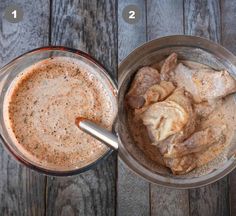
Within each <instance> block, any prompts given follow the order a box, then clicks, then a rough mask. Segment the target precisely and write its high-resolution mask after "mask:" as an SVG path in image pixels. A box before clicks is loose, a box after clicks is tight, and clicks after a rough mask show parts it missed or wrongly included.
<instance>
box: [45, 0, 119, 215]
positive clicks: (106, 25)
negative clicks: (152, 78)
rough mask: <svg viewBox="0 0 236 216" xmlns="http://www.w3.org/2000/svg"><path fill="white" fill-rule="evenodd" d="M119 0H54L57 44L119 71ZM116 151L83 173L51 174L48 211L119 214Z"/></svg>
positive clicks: (58, 213) (57, 213) (51, 213)
mask: <svg viewBox="0 0 236 216" xmlns="http://www.w3.org/2000/svg"><path fill="white" fill-rule="evenodd" d="M116 12H117V3H116V1H112V0H110V1H105V0H103V1H86V0H80V1H78V0H70V1H69V0H66V1H65V0H60V1H58V0H54V1H53V2H52V23H51V29H52V35H51V43H52V44H53V45H64V46H68V47H73V48H77V49H81V50H83V51H86V52H88V53H89V54H91V55H92V56H94V57H95V58H97V59H98V60H100V62H101V63H102V64H104V65H105V67H106V68H107V69H108V71H109V72H110V75H112V77H113V78H115V77H116V75H117V73H116V72H117V22H116V19H117V15H116ZM115 190H116V154H115V153H114V154H113V155H112V156H110V157H109V158H108V159H106V160H104V161H103V162H101V163H100V164H99V165H98V166H97V167H95V168H94V169H92V170H89V171H87V172H85V173H83V174H80V175H77V176H73V177H67V178H48V186H47V194H48V196H47V215H49V216H50V215H56V216H57V215H89V216H92V215H102V216H104V215H109V216H112V215H115V211H116V208H115V200H116V197H115Z"/></svg>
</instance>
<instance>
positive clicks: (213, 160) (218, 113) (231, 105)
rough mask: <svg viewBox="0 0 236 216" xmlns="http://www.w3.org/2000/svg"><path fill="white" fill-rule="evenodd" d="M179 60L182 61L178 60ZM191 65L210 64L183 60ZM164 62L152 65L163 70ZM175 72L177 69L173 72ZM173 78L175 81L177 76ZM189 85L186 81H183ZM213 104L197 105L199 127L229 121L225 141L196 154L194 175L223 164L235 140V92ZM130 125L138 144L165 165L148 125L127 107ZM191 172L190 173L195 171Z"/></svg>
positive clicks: (194, 66) (200, 66)
mask: <svg viewBox="0 0 236 216" xmlns="http://www.w3.org/2000/svg"><path fill="white" fill-rule="evenodd" d="M179 62H180V61H179ZM181 62H182V63H183V64H185V65H186V66H188V67H191V68H193V69H196V68H209V67H208V66H206V65H203V64H200V63H196V62H191V61H181ZM162 64H163V62H160V63H157V64H154V65H152V67H154V68H157V69H158V70H160V68H161V65H162ZM173 74H174V73H173ZM172 78H173V80H172V81H173V82H174V77H172ZM182 85H183V86H184V85H186V83H182ZM210 105H211V106H209V105H205V104H204V103H202V107H201V109H199V107H198V108H197V106H196V107H194V109H198V124H197V128H196V130H200V129H204V128H207V127H209V126H212V125H214V124H216V125H226V128H227V129H226V134H225V135H226V141H225V142H224V143H221V144H219V145H212V146H210V147H209V148H207V149H206V150H204V151H202V152H199V153H197V154H196V156H197V169H194V170H193V171H192V172H191V173H193V175H194V176H199V175H202V174H206V173H209V172H210V171H212V170H213V169H215V168H217V167H218V166H220V165H221V164H222V161H225V160H227V149H229V147H230V144H231V143H234V142H236V140H234V139H233V137H234V133H235V130H236V122H235V119H236V112H235V109H236V104H235V100H234V97H233V95H228V96H226V97H225V98H223V99H222V100H217V101H211V104H210ZM127 114H128V125H129V129H130V132H131V134H132V138H133V140H134V142H135V143H136V145H137V146H138V147H139V148H140V149H141V150H142V152H143V153H144V154H145V155H146V156H147V157H148V158H149V159H151V160H152V161H154V162H155V163H157V164H160V165H163V166H164V162H163V159H162V156H161V154H160V152H159V150H158V148H157V147H156V146H154V145H152V142H151V140H150V138H149V136H148V132H147V129H146V127H145V126H144V125H143V123H142V120H141V119H140V118H139V117H138V116H137V115H135V112H134V110H132V109H128V113H127ZM191 173H188V174H187V175H188V176H191V175H192V174H191Z"/></svg>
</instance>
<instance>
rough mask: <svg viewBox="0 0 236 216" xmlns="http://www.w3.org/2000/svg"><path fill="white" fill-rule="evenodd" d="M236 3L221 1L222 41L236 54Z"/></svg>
mask: <svg viewBox="0 0 236 216" xmlns="http://www.w3.org/2000/svg"><path fill="white" fill-rule="evenodd" d="M235 19H236V4H235V2H234V1H230V0H222V1H221V24H222V27H221V41H222V45H223V46H225V47H226V48H227V49H229V50H230V51H231V52H233V53H234V54H235V55H236V22H235ZM228 178H229V205H230V215H236V205H235V203H236V170H234V171H233V172H232V173H230V174H229V176H228Z"/></svg>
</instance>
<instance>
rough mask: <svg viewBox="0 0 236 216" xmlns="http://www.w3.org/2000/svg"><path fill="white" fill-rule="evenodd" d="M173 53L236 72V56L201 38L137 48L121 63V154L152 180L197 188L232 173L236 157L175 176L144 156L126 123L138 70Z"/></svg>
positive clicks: (162, 40)
mask: <svg viewBox="0 0 236 216" xmlns="http://www.w3.org/2000/svg"><path fill="white" fill-rule="evenodd" d="M172 52H176V53H177V54H178V56H179V58H180V59H183V60H191V61H195V62H199V63H202V64H206V65H208V66H211V67H212V68H214V69H222V68H225V69H227V70H228V71H229V72H230V73H231V74H232V75H233V76H235V75H236V57H235V56H234V55H233V54H232V53H231V52H229V51H228V50H226V49H225V48H224V47H222V46H221V45H219V44H216V43H214V42H212V41H209V40H206V39H203V38H200V37H194V36H183V35H176V36H168V37H163V38H160V39H156V40H152V41H150V42H148V43H145V44H143V45H142V46H140V47H138V48H137V49H135V50H134V51H133V52H132V53H131V54H129V55H128V57H127V58H126V59H124V61H123V62H122V63H121V64H120V66H119V74H121V76H120V77H119V87H118V107H119V111H118V119H119V127H118V135H119V155H120V157H121V159H122V160H123V161H124V162H125V164H127V165H128V167H129V168H131V170H133V171H135V172H136V173H137V174H139V175H140V176H142V177H143V178H145V179H146V180H148V181H150V182H153V183H156V184H159V185H163V186H168V187H174V188H196V187H200V186H203V185H207V184H210V183H212V182H215V181H217V180H219V179H220V178H222V177H224V176H225V175H227V174H228V173H229V172H231V171H232V170H233V169H234V168H235V167H236V160H235V156H234V155H233V154H230V155H228V159H227V160H226V161H224V162H222V164H221V165H220V166H219V167H218V168H215V169H213V170H211V171H209V172H208V173H206V174H204V175H200V176H193V175H186V176H181V175H180V176H175V175H173V174H171V173H170V172H168V171H166V169H164V168H163V167H159V166H157V165H156V164H155V163H154V162H153V161H151V160H150V159H149V158H147V157H146V156H145V155H144V153H143V152H142V151H141V150H140V149H139V148H138V147H137V146H136V145H135V142H134V141H133V139H132V136H131V133H130V132H129V128H128V124H127V113H126V109H125V104H124V97H125V94H126V93H127V90H128V89H129V86H130V83H131V81H132V79H133V77H134V74H135V72H136V71H137V70H138V69H139V68H140V67H142V66H146V65H150V64H153V63H156V62H158V61H161V60H163V59H164V58H166V57H167V56H168V55H169V54H171V53H172Z"/></svg>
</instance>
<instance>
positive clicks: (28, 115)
mask: <svg viewBox="0 0 236 216" xmlns="http://www.w3.org/2000/svg"><path fill="white" fill-rule="evenodd" d="M93 70H94V69H92V68H89V67H88V66H87V65H86V64H85V63H83V62H81V61H75V60H72V59H69V58H66V57H60V58H59V57H57V58H54V59H48V60H44V61H42V62H39V63H37V64H35V65H33V66H31V67H29V68H27V69H26V70H25V71H23V73H22V74H21V75H20V76H19V77H18V79H17V80H16V81H15V84H14V85H13V87H12V90H11V92H10V93H9V97H8V98H9V101H8V103H9V105H8V112H7V116H8V118H9V124H10V126H9V130H12V132H13V134H14V136H15V138H16V143H17V145H18V147H19V148H23V150H24V151H26V152H27V154H28V155H30V156H31V157H32V158H33V160H35V161H37V162H39V163H41V164H42V165H45V166H50V167H57V168H58V169H74V168H78V167H83V166H86V165H88V164H90V163H92V162H94V161H96V160H97V159H98V158H100V157H101V156H103V155H104V154H105V153H106V152H107V151H108V148H107V147H106V146H105V145H104V144H102V143H100V142H99V141H97V140H96V139H94V138H92V137H91V136H90V135H87V134H86V133H84V132H82V131H81V130H80V129H79V128H78V127H77V126H76V125H75V119H76V117H78V116H82V117H85V118H88V119H91V120H94V121H95V122H98V123H99V124H100V125H101V126H103V127H105V128H107V129H111V127H112V123H113V121H114V117H115V115H116V104H115V99H114V96H113V95H112V93H111V92H109V90H110V89H109V87H108V86H106V83H105V81H104V80H103V81H102V80H101V78H98V76H97V75H96V73H97V72H96V71H93Z"/></svg>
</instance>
